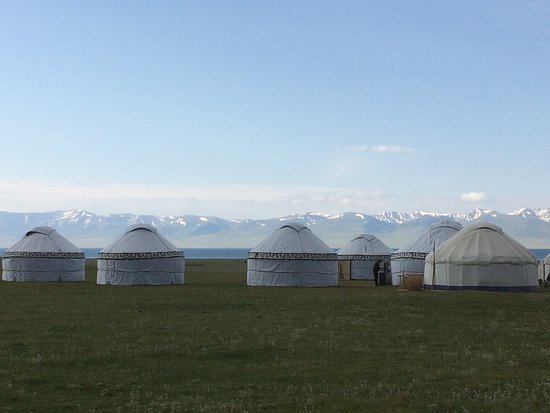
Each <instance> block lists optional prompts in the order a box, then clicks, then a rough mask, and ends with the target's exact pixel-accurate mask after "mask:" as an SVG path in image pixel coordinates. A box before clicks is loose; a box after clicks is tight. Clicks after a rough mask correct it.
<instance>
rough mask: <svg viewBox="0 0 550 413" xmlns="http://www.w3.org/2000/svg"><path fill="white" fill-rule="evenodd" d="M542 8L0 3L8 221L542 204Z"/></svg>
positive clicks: (548, 20) (549, 107)
mask: <svg viewBox="0 0 550 413" xmlns="http://www.w3.org/2000/svg"><path fill="white" fill-rule="evenodd" d="M549 45H550V2H549V1H535V0H533V1H529V0H487V1H473V0H472V1H470V0H465V1H450V0H449V1H441V0H433V1H421V0H411V1H392V0H380V1H374V0H373V1H368V0H364V1H349V0H339V1H322V0H315V1H310V0H288V1H287V0H249V1H240V0H231V1H229V0H224V1H209V0H205V1H163V0H158V1H157V0H156V1H140V0H128V1H125V0H118V1H110V0H109V1H103V0H97V1H79V0H67V1H61V0H58V1H49V0H39V1H26V0H18V1H11V0H0V142H1V146H0V156H1V158H0V159H1V160H0V211H11V212H43V211H52V210H66V209H85V210H88V211H90V212H93V213H98V214H111V213H113V214H114V213H135V214H153V215H164V216H170V215H176V216H177V215H184V214H197V215H213V216H219V217H222V218H235V219H243V218H272V217H279V216H285V215H290V214H301V213H305V212H321V213H328V214H333V213H341V212H361V213H378V212H381V211H387V210H391V211H404V212H412V211H416V210H423V211H431V212H441V213H444V212H467V211H470V210H472V209H475V208H484V209H494V210H497V211H500V212H511V211H513V210H515V209H518V208H521V207H530V208H549V207H550V191H548V178H549V176H550V172H549V169H550V156H549V153H550V47H549Z"/></svg>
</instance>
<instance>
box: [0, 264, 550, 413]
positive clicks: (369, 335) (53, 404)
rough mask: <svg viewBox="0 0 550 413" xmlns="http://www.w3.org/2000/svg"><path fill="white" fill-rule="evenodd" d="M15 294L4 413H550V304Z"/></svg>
mask: <svg viewBox="0 0 550 413" xmlns="http://www.w3.org/2000/svg"><path fill="white" fill-rule="evenodd" d="M87 266H88V267H87V281H86V282H85V283H48V284H35V283H8V282H2V283H0V310H1V311H0V412H29V411H34V412H183V411H189V412H246V411H248V412H258V411H282V412H284V411H289V412H317V411H321V412H338V411H341V412H349V411H357V412H363V411H377V412H378V411H382V412H384V411H387V412H399V411H421V412H443V411H457V412H467V411H471V412H479V411H498V412H503V411H508V412H517V411H548V410H549V409H550V316H549V308H550V293H549V292H548V291H547V290H544V291H542V292H541V293H532V294H496V293H482V292H398V291H397V290H396V289H395V288H393V287H378V288H377V287H374V286H373V284H372V283H371V282H360V281H348V282H344V283H341V285H340V287H338V288H313V289H306V288H258V287H255V288H252V287H247V286H246V262H245V261H238V260H234V261H224V260H205V261H201V260H188V261H187V271H186V284H185V285H183V286H166V287H140V286H137V287H120V286H119V287H113V286H98V285H96V284H95V262H94V261H88V263H87Z"/></svg>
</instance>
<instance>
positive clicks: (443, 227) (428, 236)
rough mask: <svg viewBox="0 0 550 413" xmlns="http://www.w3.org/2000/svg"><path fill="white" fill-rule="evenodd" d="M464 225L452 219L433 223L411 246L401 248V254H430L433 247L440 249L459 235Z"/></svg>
mask: <svg viewBox="0 0 550 413" xmlns="http://www.w3.org/2000/svg"><path fill="white" fill-rule="evenodd" d="M462 228H463V227H462V224H460V222H456V221H453V220H450V219H444V220H441V221H438V222H435V223H433V224H432V225H430V227H429V228H428V229H427V230H426V231H425V232H423V233H422V234H420V235H419V236H418V237H417V238H416V239H415V240H414V241H413V242H411V243H410V244H409V245H407V246H405V247H404V248H401V249H400V250H399V251H398V253H400V252H422V253H428V252H430V251H431V250H432V249H433V247H434V243H435V246H436V247H438V246H439V245H441V244H442V243H444V242H445V241H447V240H448V239H449V238H450V237H452V236H453V235H455V234H456V233H458V231H460V230H461V229H462Z"/></svg>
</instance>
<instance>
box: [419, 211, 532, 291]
mask: <svg viewBox="0 0 550 413" xmlns="http://www.w3.org/2000/svg"><path fill="white" fill-rule="evenodd" d="M537 263H538V261H537V259H536V258H535V256H534V255H533V254H532V253H531V252H530V251H529V250H528V249H527V248H525V247H524V246H523V245H521V244H520V243H519V242H517V241H516V240H514V239H512V238H511V237H510V236H508V235H507V234H505V233H504V232H503V231H502V228H500V227H498V226H496V225H493V224H489V223H486V222H477V223H475V224H472V225H470V226H469V227H467V228H465V229H463V230H462V231H460V232H459V233H458V234H456V235H455V236H454V237H453V238H451V239H449V240H448V241H447V242H445V243H443V244H442V245H441V246H440V247H439V248H436V249H435V251H433V252H431V253H430V254H428V256H427V257H426V265H425V271H424V287H425V288H431V289H436V290H485V291H505V292H508V291H510V292H511V291H536V290H537V289H538V279H537V278H538V277H537Z"/></svg>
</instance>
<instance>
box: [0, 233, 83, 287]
mask: <svg viewBox="0 0 550 413" xmlns="http://www.w3.org/2000/svg"><path fill="white" fill-rule="evenodd" d="M85 267H86V259H85V257H84V253H83V252H82V251H81V250H80V249H78V248H77V247H76V246H75V245H73V244H72V243H71V242H70V241H69V240H67V239H66V238H64V237H62V236H61V235H59V234H58V233H57V231H56V230H55V229H53V228H50V227H36V228H33V229H31V230H30V231H28V232H27V233H26V234H25V236H24V237H23V238H22V239H21V240H20V241H19V242H17V243H16V244H15V245H14V246H13V247H11V248H9V249H8V250H6V252H5V253H4V257H3V259H2V268H3V273H2V280H4V281H38V282H47V281H84V279H85V276H86V274H85Z"/></svg>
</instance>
